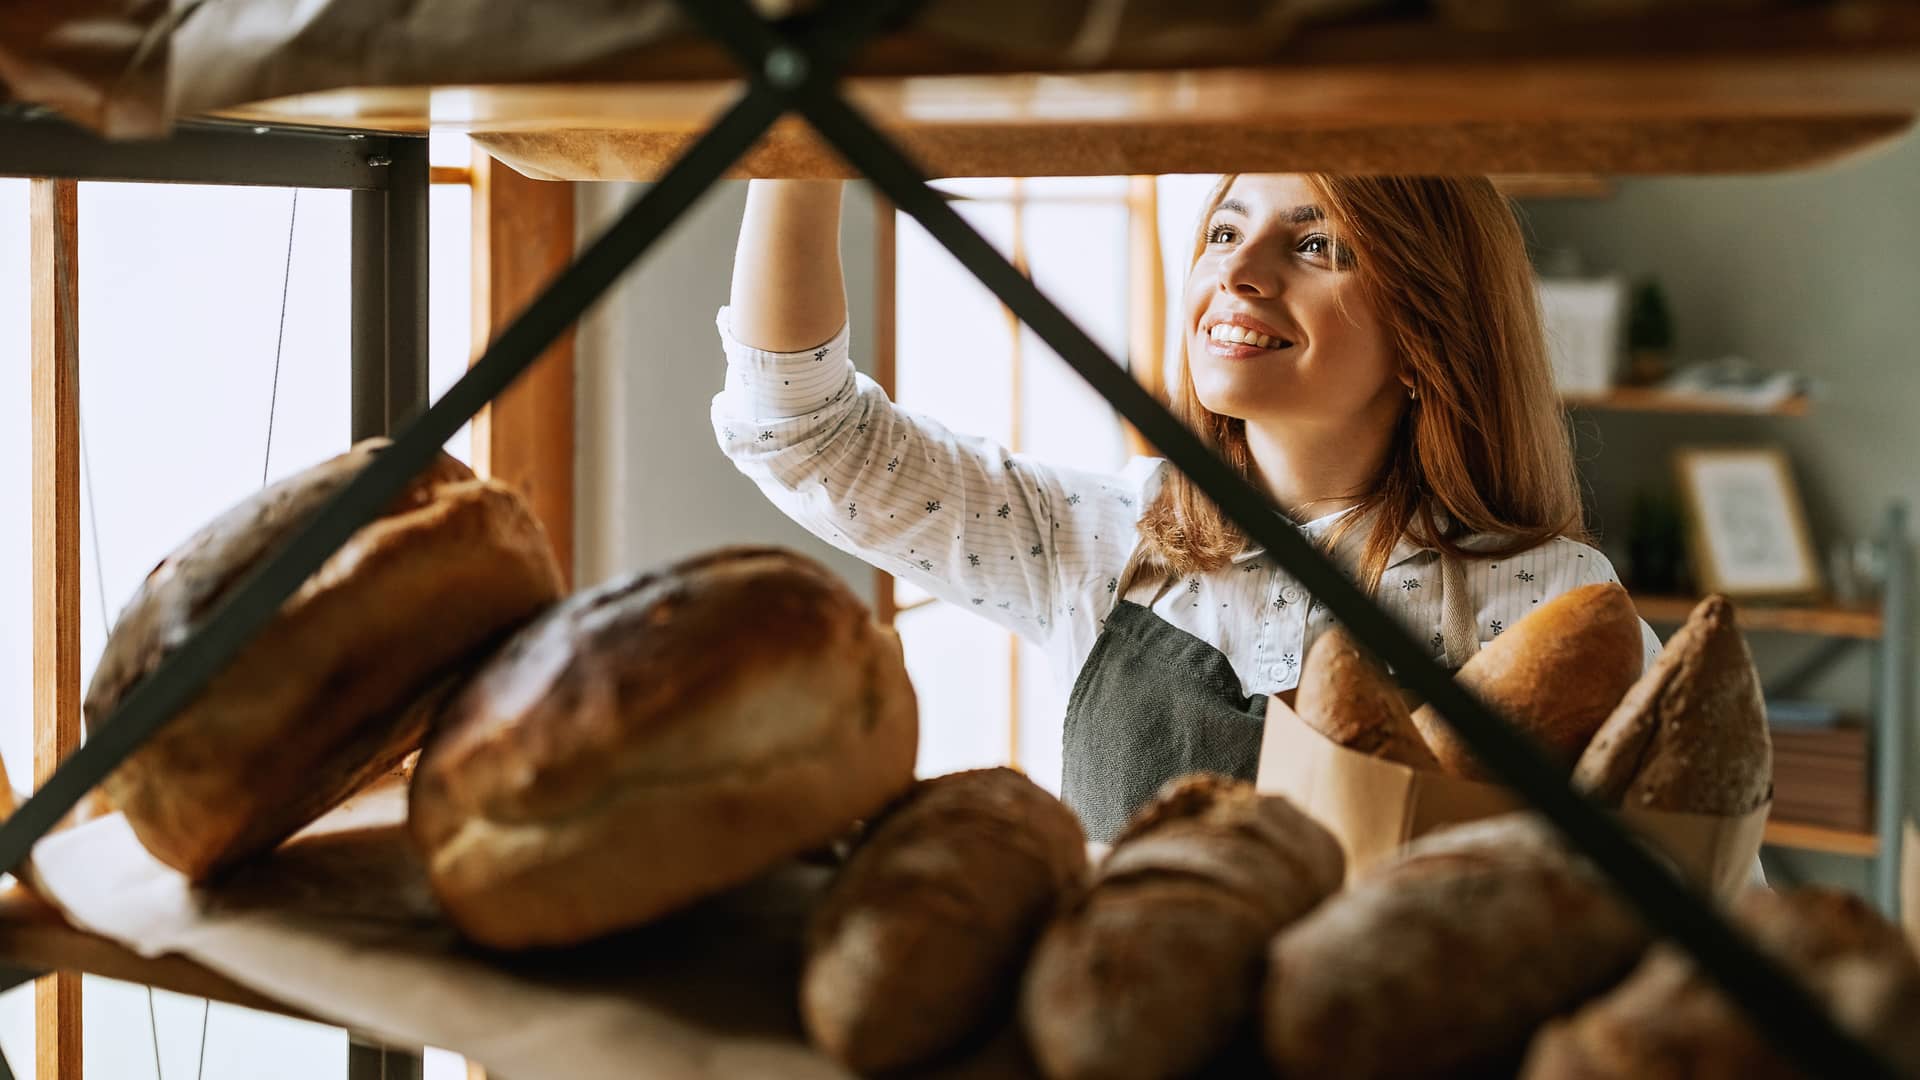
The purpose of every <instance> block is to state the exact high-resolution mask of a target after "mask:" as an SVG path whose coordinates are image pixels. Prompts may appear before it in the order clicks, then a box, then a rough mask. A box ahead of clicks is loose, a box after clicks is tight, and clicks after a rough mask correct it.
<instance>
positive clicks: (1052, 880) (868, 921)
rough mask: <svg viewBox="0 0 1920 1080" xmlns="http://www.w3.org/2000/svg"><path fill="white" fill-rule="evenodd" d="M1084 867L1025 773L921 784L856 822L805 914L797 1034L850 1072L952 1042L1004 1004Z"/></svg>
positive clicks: (1074, 835) (1074, 823)
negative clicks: (864, 828) (876, 816)
mask: <svg viewBox="0 0 1920 1080" xmlns="http://www.w3.org/2000/svg"><path fill="white" fill-rule="evenodd" d="M1086 873H1087V846H1086V838H1085V836H1084V835H1082V833H1081V831H1080V821H1079V819H1078V818H1076V817H1075V816H1074V814H1073V811H1071V810H1069V809H1067V807H1066V805H1065V804H1064V803H1062V802H1060V800H1058V799H1056V798H1054V797H1053V796H1052V795H1049V794H1047V792H1046V791H1044V790H1042V789H1041V788H1040V787H1039V786H1038V785H1036V784H1034V783H1033V781H1031V780H1028V779H1027V778H1026V777H1025V776H1022V775H1021V774H1019V773H1017V772H1015V771H1013V770H1012V769H978V770H974V771H971V772H962V773H954V774H952V775H949V776H942V777H938V778H936V779H933V780H926V781H922V782H921V783H919V784H918V785H916V786H915V787H914V788H913V790H912V791H910V792H909V793H908V794H907V795H906V797H905V798H904V799H902V800H901V801H900V802H899V803H898V804H897V805H895V806H894V807H893V808H892V809H891V810H889V811H888V812H887V814H886V816H885V817H884V818H882V819H881V820H880V821H879V822H878V823H877V824H876V825H875V826H874V827H873V828H872V829H870V830H869V831H868V833H867V835H866V837H865V838H864V839H863V840H862V842H861V844H860V846H859V847H858V848H857V849H855V851H854V853H853V856H852V858H851V859H850V860H849V861H848V863H847V865H846V867H845V868H844V869H843V870H842V871H841V872H840V875H839V877H837V878H836V879H835V880H834V883H833V885H832V887H831V888H830V889H829V890H828V892H827V895H826V897H825V899H824V900H823V901H822V903H821V906H820V908H819V909H818V911H817V912H816V913H815V914H814V916H813V919H812V921H811V925H810V927H809V929H808V933H807V950H806V963H805V968H804V970H803V972H802V975H801V980H800V1015H801V1018H802V1020H803V1021H804V1022H805V1025H806V1029H807V1034H808V1035H809V1036H810V1037H811V1038H812V1040H813V1042H814V1043H815V1045H817V1046H819V1047H820V1048H821V1049H823V1050H825V1051H826V1052H827V1053H829V1054H831V1055H832V1056H833V1057H834V1058H836V1059H838V1060H839V1061H840V1062H841V1063H842V1064H844V1065H846V1066H847V1067H848V1068H851V1069H853V1070H854V1071H856V1072H860V1073H872V1072H880V1071H885V1070H891V1069H899V1068H904V1067H906V1066H911V1065H916V1064H920V1063H922V1062H925V1061H927V1060H929V1059H931V1058H934V1057H937V1056H938V1055H940V1054H941V1053H942V1052H943V1051H946V1050H949V1049H951V1048H953V1047H954V1046H955V1045H956V1044H958V1043H960V1042H962V1041H963V1040H964V1039H966V1038H967V1037H968V1036H969V1035H971V1034H974V1033H977V1032H979V1031H981V1030H983V1029H984V1028H986V1027H987V1026H988V1024H989V1022H990V1021H991V1020H992V1019H994V1018H995V1017H997V1016H1004V1015H1005V1013H1006V1012H1007V1011H1009V1009H1010V1006H1011V1005H1012V1003H1013V999H1014V997H1015V995H1016V991H1017V990H1018V987H1019V980H1020V972H1021V970H1022V968H1023V967H1024V965H1025V963H1026V958H1027V952H1028V950H1029V949H1030V948H1031V946H1032V944H1033V940H1034V938H1035V937H1036V936H1037V935H1038V933H1039V932H1040V929H1041V927H1043V926H1044V925H1046V921H1047V919H1048V918H1049V917H1051V916H1052V914H1053V912H1054V910H1055V909H1056V907H1058V905H1059V903H1060V901H1061V900H1062V898H1063V897H1065V896H1066V895H1069V894H1070V893H1071V892H1072V891H1074V890H1077V889H1078V888H1080V887H1081V886H1082V885H1083V884H1084V883H1085V878H1086Z"/></svg>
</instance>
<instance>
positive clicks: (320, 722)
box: [84, 440, 563, 881]
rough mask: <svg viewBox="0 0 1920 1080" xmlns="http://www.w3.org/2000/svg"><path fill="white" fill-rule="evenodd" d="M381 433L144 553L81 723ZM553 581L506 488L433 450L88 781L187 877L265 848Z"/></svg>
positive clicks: (416, 739)
mask: <svg viewBox="0 0 1920 1080" xmlns="http://www.w3.org/2000/svg"><path fill="white" fill-rule="evenodd" d="M385 445H386V441H385V440H368V441H366V442H363V443H360V444H359V445H357V446H355V447H354V448H353V449H352V450H350V451H348V452H347V453H345V454H342V455H341V456H339V457H336V458H333V459H332V460H330V461H326V462H323V463H321V464H319V465H316V466H314V467H313V468H311V469H308V470H306V471H304V472H302V473H299V474H297V475H295V476H292V477H289V478H287V479H285V480H282V481H280V482H279V483H277V484H274V485H273V486H271V487H269V488H267V489H265V490H264V491H261V492H260V493H259V494H257V495H254V496H253V497H251V498H249V499H247V500H246V501H245V502H242V503H240V504H239V505H238V506H235V507H234V508H233V509H231V510H229V511H227V512H226V513H224V514H222V515H221V516H220V517H218V518H216V519H215V520H214V521H213V522H212V523H210V524H209V525H207V526H206V527H205V528H204V529H202V530H201V531H200V532H199V533H197V534H195V535H194V536H192V537H191V538H189V539H188V540H187V541H186V543H184V544H182V545H181V546H180V547H179V548H178V549H177V550H175V551H174V552H173V554H171V555H168V556H167V557H166V558H165V559H164V560H162V561H161V563H160V565H159V566H157V567H155V568H154V570H153V572H152V573H151V574H149V575H147V580H146V581H145V582H144V583H143V584H142V585H141V586H140V590H139V591H138V592H137V593H135V594H134V597H133V600H132V601H131V602H130V603H129V604H128V605H127V608H126V610H125V611H124V612H123V613H122V614H121V616H120V620H119V622H118V623H117V624H115V626H114V629H113V633H112V635H111V636H110V637H109V638H108V640H107V647H106V651H105V652H104V653H103V654H102V656H101V658H100V665H99V667H98V668H97V669H96V670H95V671H94V674H93V680H92V682H91V684H90V685H89V686H88V689H87V697H86V702H85V706H84V709H85V715H86V721H87V726H88V729H89V730H90V731H98V730H99V729H100V726H101V725H102V724H104V723H107V722H108V721H109V719H110V718H111V717H112V715H113V712H114V710H115V709H116V708H117V707H118V706H119V704H120V702H121V701H122V700H124V699H125V697H126V696H127V694H128V693H129V692H130V691H131V690H132V689H133V688H134V687H135V686H136V685H137V684H138V683H139V682H140V681H141V680H142V679H144V678H146V677H147V676H148V675H150V674H151V673H152V672H153V671H154V670H155V669H156V668H158V667H159V666H160V663H161V662H162V661H163V660H164V659H165V658H166V657H167V655H168V654H170V653H171V652H172V651H173V650H175V649H177V648H178V647H179V646H180V645H181V644H182V643H184V642H185V641H186V640H187V638H188V637H189V636H191V635H192V633H193V631H194V630H195V629H196V628H198V626H199V625H200V624H201V623H202V622H203V621H204V620H205V619H206V618H207V616H208V615H209V613H210V612H211V611H212V609H213V608H214V607H215V606H216V605H217V604H218V602H219V601H220V600H221V599H222V598H223V597H224V596H225V595H226V594H227V592H228V590H229V589H231V588H232V587H233V585H234V584H235V583H236V582H237V581H238V580H239V579H240V577H241V576H242V575H243V574H244V573H245V572H246V571H248V570H250V569H252V568H253V567H254V566H255V565H257V564H258V563H259V562H260V561H262V560H263V559H264V558H265V557H266V556H267V555H268V554H269V553H271V552H272V551H273V549H274V548H275V547H276V546H278V545H279V544H280V543H282V542H284V541H286V540H287V539H289V538H290V537H291V536H292V534H293V533H294V532H295V531H296V530H297V529H298V528H299V526H301V525H302V524H303V523H305V522H306V521H307V519H308V518H309V517H310V516H311V515H312V513H313V512H314V511H315V510H317V509H318V508H319V507H320V506H321V505H322V504H323V503H325V502H326V500H327V499H328V498H330V497H331V496H332V495H334V494H335V493H336V492H338V491H339V490H340V489H341V488H343V487H345V486H346V484H347V482H348V481H349V480H351V479H353V477H354V476H355V475H356V474H357V473H359V471H360V470H361V469H362V468H364V467H365V466H366V465H367V464H368V463H369V462H371V461H372V459H373V455H374V454H376V453H378V452H379V451H380V449H381V448H382V447H384V446H385ZM562 588H563V587H562V583H561V579H560V571H559V567H558V566H557V564H556V563H555V561H554V557H553V551H552V549H551V547H550V546H549V545H548V543H547V538H546V533H545V532H544V531H543V530H542V529H541V527H540V523H539V522H538V521H536V520H534V518H533V515H532V514H531V513H530V512H529V511H528V510H527V507H526V505H525V503H523V502H522V501H521V499H520V498H519V496H517V495H515V494H514V493H513V492H512V491H510V490H508V489H507V488H505V487H502V486H500V485H497V484H492V483H488V482H485V481H481V480H477V479H475V478H474V475H473V473H472V471H471V470H469V469H468V468H467V467H466V466H465V465H462V464H461V463H460V462H458V461H456V460H454V459H453V458H451V457H448V456H447V455H445V454H442V455H440V456H439V458H438V459H437V460H436V461H435V462H434V463H433V464H432V465H430V466H429V467H428V468H427V470H426V471H425V472H424V473H422V474H421V475H420V476H418V477H415V478H414V480H413V481H412V482H411V483H410V484H409V485H408V486H407V488H406V490H405V491H403V492H402V493H401V495H400V496H399V497H398V498H397V499H396V500H395V501H394V502H393V504H392V505H390V506H388V507H387V508H386V509H385V511H384V513H382V515H381V516H380V517H378V518H376V519H375V520H374V521H373V522H371V523H370V524H368V525H365V526H363V527H362V528H361V529H360V530H359V531H358V532H356V533H355V534H354V535H353V536H352V538H350V539H349V540H348V541H347V543H346V544H345V546H343V547H342V548H341V549H340V550H339V551H337V552H335V553H334V555H333V556H332V557H331V558H329V559H328V560H327V561H326V562H325V563H324V564H322V565H321V567H320V569H319V570H318V571H317V572H315V573H314V575H313V576H312V577H310V578H308V579H307V581H306V582H305V583H304V584H302V585H301V586H300V588H299V589H298V590H297V591H295V593H294V594H293V595H292V596H291V597H289V598H288V599H287V601H286V603H285V604H284V605H283V606H282V607H281V609H280V612H279V614H277V615H276V616H275V617H274V619H273V620H272V621H271V622H270V623H268V624H267V626H266V628H265V629H263V630H262V631H261V632H260V633H259V634H258V635H256V636H255V637H254V639H253V641H252V642H250V643H249V644H248V645H247V646H246V647H245V648H243V649H242V650H241V651H240V653H239V655H238V656H236V657H235V658H234V660H233V662H232V663H231V664H229V665H228V666H227V668H226V670H224V671H222V672H221V673H220V674H218V675H216V676H214V678H213V680H212V681H211V682H209V683H208V684H207V685H206V687H205V688H204V689H203V690H202V691H201V692H200V694H199V695H198V696H197V697H196V698H194V700H193V701H192V702H190V703H189V704H188V705H187V706H186V707H185V708H184V709H182V710H181V711H180V712H179V713H178V714H177V715H176V716H174V718H173V719H172V720H171V721H169V722H168V723H167V724H166V725H165V726H163V727H161V728H160V730H159V731H158V732H156V733H155V734H154V736H153V738H152V739H150V740H148V742H147V743H146V745H144V746H142V747H141V748H140V749H139V750H137V751H135V752H134V754H133V755H132V756H131V757H129V758H128V759H127V760H126V761H125V762H124V763H123V764H122V765H121V766H120V768H118V769H117V770H115V771H114V772H113V773H112V774H111V775H110V776H109V777H108V778H107V782H106V785H105V786H106V789H107V794H108V796H109V797H110V798H111V799H112V801H113V803H114V804H115V806H116V807H117V808H118V809H120V810H122V811H124V812H125V813H126V815H127V821H128V823H129V824H130V825H131V826H132V827H133V831H134V835H136V836H138V837H139V838H140V842H141V843H142V844H144V845H146V848H147V850H148V851H150V852H152V853H153V855H154V857H155V858H158V859H159V860H160V861H161V862H164V863H166V864H167V865H169V866H172V867H173V868H175V869H177V870H179V871H181V872H182V873H184V874H186V875H187V876H188V877H189V878H191V879H193V880H195V881H199V880H203V879H205V878H208V877H210V876H213V875H214V874H216V873H218V872H219V871H220V870H222V869H224V868H226V867H227V866H230V865H232V864H233V863H235V862H238V861H240V860H242V859H244V858H246V857H247V856H249V855H253V854H257V853H260V852H263V851H267V850H271V849H272V848H273V847H274V846H276V845H277V844H278V843H279V842H280V841H281V840H283V839H285V838H286V837H288V836H290V835H292V834H293V833H294V832H295V831H297V830H298V829H300V828H301V827H302V826H304V825H306V824H307V823H308V822H310V821H312V820H313V819H314V818H316V817H318V816H320V815H321V814H322V813H324V812H326V811H327V810H328V809H329V808H331V807H332V806H334V805H335V804H336V803H338V802H339V801H340V800H342V799H344V798H345V797H346V796H347V795H348V794H350V793H352V792H353V791H354V790H355V789H357V788H359V787H360V786H361V785H363V784H364V783H365V782H366V781H368V780H370V779H372V778H373V777H375V776H378V775H379V774H380V773H382V772H385V771H387V770H388V769H391V768H393V767H394V766H396V765H397V764H399V762H400V760H401V759H402V758H403V757H405V756H406V755H407V754H408V753H409V752H410V751H412V750H413V749H414V748H415V747H417V746H418V745H419V744H420V739H421V735H422V734H423V730H424V719H425V712H424V710H421V709H415V708H412V705H413V704H414V702H415V700H416V699H417V698H419V697H420V696H421V695H422V694H423V693H425V692H427V691H428V690H430V689H431V688H433V687H434V686H435V685H436V684H437V683H439V682H441V681H442V680H443V679H444V678H445V677H446V676H447V675H448V674H449V672H451V671H452V670H453V669H455V668H457V667H458V666H459V665H460V664H461V663H462V662H465V661H467V660H469V659H470V658H471V657H472V656H474V655H475V654H476V653H477V652H479V651H481V650H484V649H485V648H487V647H490V646H491V645H493V644H494V643H496V642H498V641H499V640H500V639H501V638H503V637H504V636H506V635H507V634H508V633H510V632H511V631H512V630H513V629H515V628H517V627H518V626H519V625H520V624H522V623H524V622H525V621H526V620H527V619H528V618H530V617H532V616H533V615H534V614H535V613H537V612H538V611H539V610H540V609H541V608H543V607H545V606H547V605H548V604H550V603H552V602H553V601H554V600H555V599H557V598H558V597H559V596H560V594H561V592H562Z"/></svg>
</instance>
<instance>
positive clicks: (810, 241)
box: [728, 180, 847, 352]
mask: <svg viewBox="0 0 1920 1080" xmlns="http://www.w3.org/2000/svg"><path fill="white" fill-rule="evenodd" d="M843 186H844V185H843V184H842V182H841V181H839V180H754V181H752V182H751V183H749V184H748V185H747V212H746V215H745V216H744V217H743V218H742V219H741V221H740V243H739V246H738V247H737V248H736V249H735V251H734V258H733V295H732V299H731V301H730V302H729V304H728V306H729V307H730V308H731V310H732V316H733V318H732V323H733V334H734V337H735V338H736V339H737V340H739V342H740V343H741V344H743V345H749V346H752V347H753V348H756V349H763V350H765V351H767V352H799V351H801V350H803V349H811V348H813V347H815V346H817V345H820V344H822V343H823V342H825V341H827V340H828V339H830V338H832V337H833V336H834V335H835V334H837V333H839V331H840V327H841V325H842V324H844V323H845V322H846V321H847V289H846V283H845V282H844V280H843V279H842V276H841V272H840V191H841V188H842V187H843Z"/></svg>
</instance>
